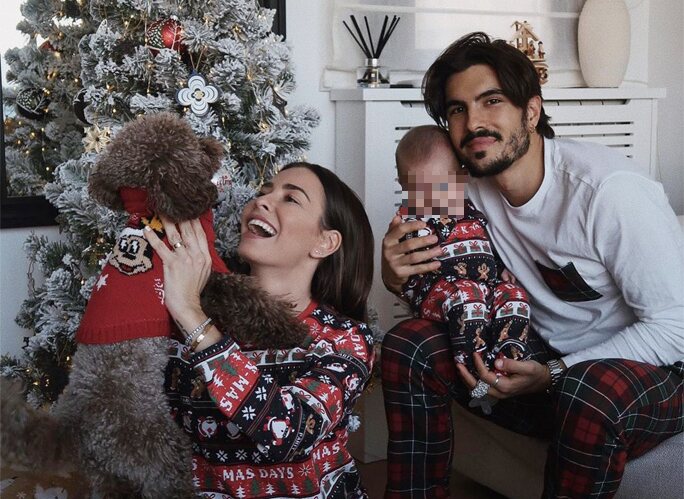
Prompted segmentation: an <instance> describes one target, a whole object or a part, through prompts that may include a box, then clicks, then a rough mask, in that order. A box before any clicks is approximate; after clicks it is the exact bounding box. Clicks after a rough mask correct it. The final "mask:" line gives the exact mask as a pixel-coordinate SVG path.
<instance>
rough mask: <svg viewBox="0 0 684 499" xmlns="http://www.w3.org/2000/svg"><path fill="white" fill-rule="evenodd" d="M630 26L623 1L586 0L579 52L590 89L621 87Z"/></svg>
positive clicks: (580, 61) (626, 57)
mask: <svg viewBox="0 0 684 499" xmlns="http://www.w3.org/2000/svg"><path fill="white" fill-rule="evenodd" d="M629 39H630V23H629V11H628V10H627V6H626V5H625V2H624V0H587V1H586V2H585V3H584V7H582V12H580V16H579V22H578V26H577V50H578V52H579V64H580V69H581V70H582V76H583V77H584V81H585V82H586V84H587V86H589V87H618V86H620V83H622V79H623V78H624V76H625V70H626V69H627V63H628V62H629Z"/></svg>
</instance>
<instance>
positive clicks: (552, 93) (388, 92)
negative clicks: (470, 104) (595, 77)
mask: <svg viewBox="0 0 684 499" xmlns="http://www.w3.org/2000/svg"><path fill="white" fill-rule="evenodd" d="M542 96H543V97H544V99H545V100H613V99H662V98H664V97H665V89H664V88H646V87H620V88H543V87H542ZM330 100H332V101H422V100H423V96H422V94H421V90H420V89H419V88H334V89H332V90H331V91H330Z"/></svg>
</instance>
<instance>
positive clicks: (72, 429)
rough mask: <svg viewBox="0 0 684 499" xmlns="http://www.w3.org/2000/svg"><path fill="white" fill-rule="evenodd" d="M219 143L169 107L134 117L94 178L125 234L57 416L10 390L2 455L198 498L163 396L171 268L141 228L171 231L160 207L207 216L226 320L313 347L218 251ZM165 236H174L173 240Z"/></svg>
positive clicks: (254, 340)
mask: <svg viewBox="0 0 684 499" xmlns="http://www.w3.org/2000/svg"><path fill="white" fill-rule="evenodd" d="M221 154H222V147H221V145H220V144H219V143H218V142H216V141H215V140H214V139H210V138H202V139H200V138H198V137H197V136H196V135H195V134H194V133H193V131H192V129H191V128H190V126H189V125H188V124H187V122H185V121H184V120H183V119H181V118H179V117H178V116H176V115H173V114H169V113H161V114H156V115H150V116H145V117H140V118H138V119H137V120H135V121H132V122H130V123H128V124H127V125H126V126H124V127H123V128H122V129H121V130H120V131H119V133H118V134H117V135H116V137H115V138H114V140H113V142H112V143H111V144H110V146H109V147H108V149H107V151H106V152H105V153H104V154H103V155H102V157H101V158H100V159H99V160H98V162H97V164H96V165H95V168H94V169H93V171H92V172H91V174H90V178H89V192H90V195H91V196H92V197H93V198H94V199H95V200H97V201H99V202H100V203H102V204H104V205H106V206H108V207H110V208H113V209H125V210H126V211H127V212H128V214H129V219H128V223H127V226H126V228H125V229H124V230H123V231H122V233H121V234H120V236H119V239H117V241H116V243H115V246H114V249H113V251H112V253H111V255H110V257H109V261H108V263H107V265H106V266H105V267H104V269H103V270H102V273H101V275H100V276H99V278H98V280H97V283H96V284H95V286H94V288H93V293H92V296H91V298H90V301H89V303H88V306H87V307H86V311H85V313H84V316H83V319H82V322H81V326H80V328H79V330H78V332H77V335H76V339H77V343H78V348H77V351H76V354H75V355H74V358H73V365H72V369H71V373H70V378H69V384H68V385H67V387H66V388H65V390H64V392H63V393H62V395H61V396H60V398H59V400H58V401H57V403H56V405H55V407H54V409H53V413H52V415H50V416H48V415H45V414H43V413H41V412H40V411H33V410H31V409H29V408H27V407H26V406H25V405H22V404H19V403H18V402H17V401H16V398H15V399H14V400H10V399H12V392H11V391H8V390H3V393H2V398H3V401H2V402H3V407H2V416H3V421H2V437H3V442H2V458H3V459H4V460H6V462H14V463H17V464H25V465H30V466H32V467H33V468H34V469H35V468H44V469H53V468H55V467H65V466H66V467H76V468H77V469H79V470H80V471H82V472H83V473H84V474H85V475H86V477H87V478H88V479H89V480H90V482H91V485H92V487H93V488H94V489H96V490H98V491H99V492H100V493H101V494H103V496H104V497H107V498H109V497H127V498H130V497H143V498H186V497H193V496H194V493H193V487H192V474H191V470H192V465H191V444H190V439H189V438H188V436H187V435H186V434H185V433H184V432H183V430H182V429H181V428H180V427H179V426H178V425H177V424H176V423H175V422H174V421H173V420H172V418H171V416H170V409H169V405H168V402H167V400H166V397H165V394H164V374H163V373H164V369H165V367H166V364H167V361H168V353H167V350H168V337H169V335H170V334H172V332H173V329H174V327H175V326H174V325H173V324H172V321H171V319H170V316H169V314H168V312H167V311H166V308H165V307H164V304H163V300H164V291H163V273H162V265H161V261H160V259H159V257H158V256H157V255H156V254H154V252H153V251H152V250H151V248H150V247H149V245H148V244H147V241H146V239H145V238H144V237H143V236H142V230H143V229H144V227H145V226H146V225H149V226H150V227H151V228H153V229H154V230H156V231H157V232H158V233H159V235H160V236H161V237H163V226H162V224H161V222H160V221H159V218H158V217H159V216H164V217H167V218H168V219H170V220H171V221H173V222H176V223H178V222H180V221H184V220H190V219H193V218H198V217H199V218H200V220H201V222H202V225H203V227H204V229H205V233H206V234H207V239H208V242H209V247H210V251H211V253H212V263H213V265H212V268H213V270H214V272H213V273H212V275H211V277H210V280H209V283H208V284H207V286H206V288H205V291H204V293H203V297H202V300H203V306H204V309H205V312H207V314H208V315H209V316H210V317H212V318H213V319H214V321H215V323H216V324H217V326H218V327H219V329H220V330H223V331H226V332H228V331H229V332H230V333H231V335H232V336H233V337H234V338H235V339H236V340H237V341H239V342H242V343H248V344H250V345H251V346H253V347H256V348H287V347H292V346H295V345H303V342H304V338H305V335H306V329H305V328H304V326H303V325H302V324H301V323H299V322H297V321H296V320H295V318H294V317H293V316H292V314H291V311H290V305H289V304H286V303H284V302H281V301H278V300H275V299H273V298H272V297H269V296H267V294H266V293H265V292H264V291H263V290H261V289H259V288H257V287H255V286H253V285H252V283H251V280H250V278H249V277H247V276H243V275H236V274H231V273H229V272H228V271H227V269H226V267H225V264H224V263H223V261H222V260H221V259H220V258H219V256H218V254H217V253H216V251H215V249H214V232H213V228H212V222H211V206H212V204H213V203H214V202H215V201H216V197H217V191H216V187H215V186H214V185H213V184H212V182H211V178H212V176H213V174H214V172H215V171H216V170H217V169H218V167H219V163H220V158H221ZM167 244H170V242H169V241H167Z"/></svg>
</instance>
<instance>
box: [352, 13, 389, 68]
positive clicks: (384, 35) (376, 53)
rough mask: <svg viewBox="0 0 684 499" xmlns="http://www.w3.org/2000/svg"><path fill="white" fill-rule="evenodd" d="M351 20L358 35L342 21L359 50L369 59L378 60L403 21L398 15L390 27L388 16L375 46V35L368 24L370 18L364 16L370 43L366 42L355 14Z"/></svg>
mask: <svg viewBox="0 0 684 499" xmlns="http://www.w3.org/2000/svg"><path fill="white" fill-rule="evenodd" d="M349 18H350V19H351V21H352V23H353V24H354V29H355V30H356V34H354V32H353V31H352V29H351V28H350V27H349V25H348V24H347V22H346V21H342V24H344V27H345V28H347V31H349V34H350V35H351V36H352V38H353V39H354V41H355V42H356V44H357V45H358V46H359V48H360V49H361V51H362V52H363V54H364V55H365V56H366V58H367V59H378V58H379V57H380V54H382V51H383V49H384V48H385V45H387V42H388V41H389V39H390V37H391V36H392V33H394V30H395V29H396V27H397V24H399V20H400V19H401V18H400V17H398V16H396V15H395V16H392V20H391V21H390V23H389V26H388V25H387V22H388V21H389V16H387V15H386V16H385V20H384V21H383V23H382V29H381V30H380V35H379V36H378V41H377V43H376V44H373V35H372V33H371V30H370V25H369V24H368V17H367V16H363V21H364V23H365V24H366V32H367V33H368V42H366V38H365V37H364V35H363V31H361V27H360V26H359V23H358V22H357V21H356V17H355V16H354V14H351V15H350V16H349ZM369 45H370V47H369Z"/></svg>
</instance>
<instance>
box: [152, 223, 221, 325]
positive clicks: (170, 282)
mask: <svg viewBox="0 0 684 499" xmlns="http://www.w3.org/2000/svg"><path fill="white" fill-rule="evenodd" d="M162 223H163V224H164V231H165V232H166V236H167V238H168V241H169V244H170V245H171V248H169V247H168V246H167V245H166V244H164V242H163V241H162V240H161V239H159V237H157V235H156V234H155V233H154V231H153V230H150V229H149V228H148V227H145V237H146V239H147V241H148V242H149V243H150V245H151V246H152V248H153V249H154V251H156V252H157V254H158V255H159V257H160V258H161V260H162V262H163V265H164V304H165V305H166V308H167V309H168V310H169V313H170V314H171V317H173V319H174V320H175V321H176V323H178V325H179V326H181V327H182V328H183V329H185V331H186V334H187V332H189V331H192V330H193V329H194V328H195V327H196V326H197V325H198V324H200V323H201V322H202V321H203V320H204V319H205V318H206V315H205V314H204V312H202V306H201V304H200V293H201V292H202V290H203V289H204V286H205V285H206V283H207V280H208V279H209V274H210V273H211V256H210V255H209V246H208V243H207V238H206V236H205V234H204V229H203V228H202V224H200V222H199V220H198V219H195V220H190V221H187V222H181V223H179V224H178V227H176V225H175V224H174V223H173V222H171V221H169V220H167V219H164V218H162Z"/></svg>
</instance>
